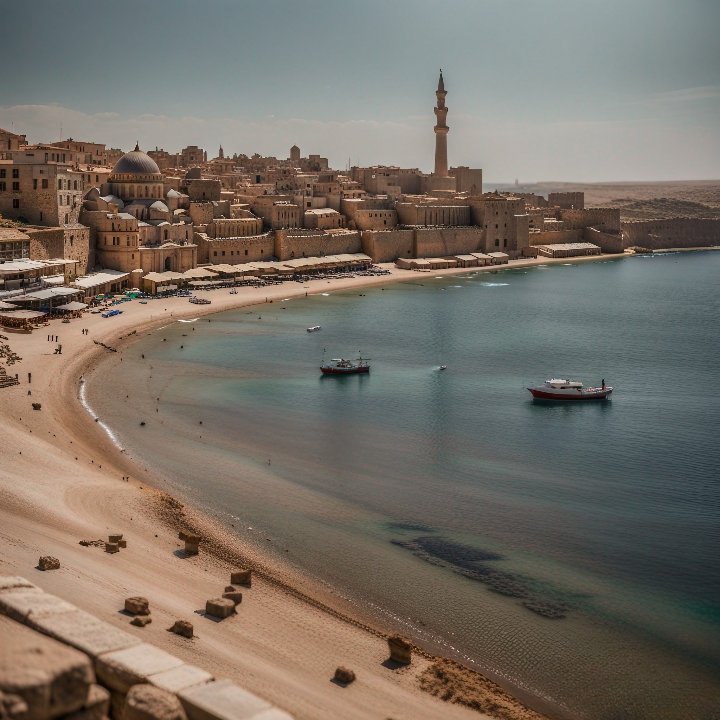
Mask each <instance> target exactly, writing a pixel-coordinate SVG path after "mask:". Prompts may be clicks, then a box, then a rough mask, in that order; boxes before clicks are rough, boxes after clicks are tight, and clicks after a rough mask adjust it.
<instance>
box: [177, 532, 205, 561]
mask: <svg viewBox="0 0 720 720" xmlns="http://www.w3.org/2000/svg"><path fill="white" fill-rule="evenodd" d="M178 537H179V538H180V539H181V540H184V541H185V554H186V555H197V554H198V552H199V551H200V541H201V540H202V538H201V537H200V535H196V534H195V533H193V532H189V531H185V530H181V531H180V533H179V534H178Z"/></svg>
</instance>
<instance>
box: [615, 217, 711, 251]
mask: <svg viewBox="0 0 720 720" xmlns="http://www.w3.org/2000/svg"><path fill="white" fill-rule="evenodd" d="M622 234H623V243H624V247H632V246H635V245H637V246H640V247H645V248H649V249H650V250H660V249H663V248H687V247H713V246H717V245H720V219H714V218H672V219H669V220H633V221H629V222H623V223H622Z"/></svg>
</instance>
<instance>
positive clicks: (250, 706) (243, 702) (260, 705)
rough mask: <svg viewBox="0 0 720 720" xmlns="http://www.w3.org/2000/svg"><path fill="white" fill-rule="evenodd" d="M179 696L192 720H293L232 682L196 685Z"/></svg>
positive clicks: (222, 681) (223, 681)
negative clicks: (246, 719)
mask: <svg viewBox="0 0 720 720" xmlns="http://www.w3.org/2000/svg"><path fill="white" fill-rule="evenodd" d="M178 697H179V698H180V702H182V704H183V707H184V708H185V712H186V713H187V715H188V717H189V718H190V719H191V720H210V719H211V718H212V720H238V718H248V719H249V718H252V719H253V720H256V719H257V720H260V718H262V719H263V720H292V717H291V716H290V715H288V714H287V713H285V712H282V711H281V710H278V709H277V708H274V707H273V706H272V705H271V704H270V703H269V702H267V701H266V700H263V699H262V698H259V697H258V696H257V695H253V694H252V693H250V692H248V691H247V690H243V689H242V688H240V687H238V686H237V685H236V684H235V683H234V682H231V681H230V680H217V681H216V682H211V683H206V684H204V685H195V686H194V687H191V688H187V689H185V690H181V691H180V692H179V693H178Z"/></svg>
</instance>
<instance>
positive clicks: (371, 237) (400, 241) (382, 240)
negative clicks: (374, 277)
mask: <svg viewBox="0 0 720 720" xmlns="http://www.w3.org/2000/svg"><path fill="white" fill-rule="evenodd" d="M414 246H415V233H414V232H413V231H412V230H399V229H395V230H365V231H363V234H362V250H363V252H364V253H366V254H367V255H369V256H370V257H371V258H372V259H373V262H376V263H378V262H393V261H394V260H397V258H411V257H415V255H414Z"/></svg>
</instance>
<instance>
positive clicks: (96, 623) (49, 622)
mask: <svg viewBox="0 0 720 720" xmlns="http://www.w3.org/2000/svg"><path fill="white" fill-rule="evenodd" d="M31 625H32V627H34V628H36V629H37V630H40V632H44V633H45V634H46V635H50V636H51V637H54V638H57V639H58V640H60V641H62V642H64V643H65V644H67V645H71V646H72V647H74V648H77V649H78V650H82V651H83V652H84V653H87V654H88V655H90V657H91V658H93V659H95V658H97V657H98V656H99V655H102V654H103V653H107V652H113V651H116V650H123V649H125V648H129V647H133V646H135V645H139V644H140V640H138V638H136V637H135V636H134V635H131V634H130V633H127V632H125V631H124V630H120V629H119V628H116V627H115V626H114V625H111V624H110V623H107V622H104V621H103V620H98V619H97V618H96V617H95V616H94V615H90V613H86V612H85V611H84V610H78V609H77V608H75V609H73V611H72V612H63V613H56V614H54V615H50V614H47V615H42V616H40V617H35V618H34V619H33V620H32V623H31Z"/></svg>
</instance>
